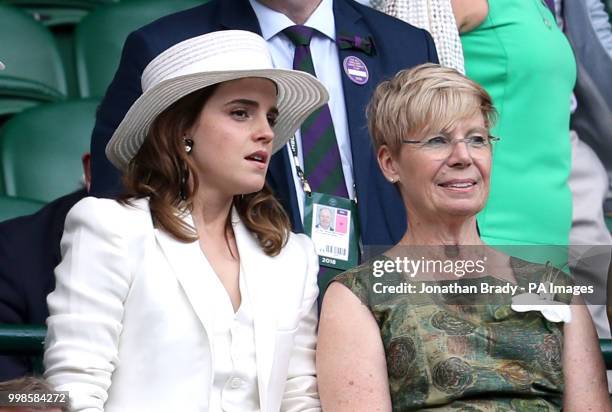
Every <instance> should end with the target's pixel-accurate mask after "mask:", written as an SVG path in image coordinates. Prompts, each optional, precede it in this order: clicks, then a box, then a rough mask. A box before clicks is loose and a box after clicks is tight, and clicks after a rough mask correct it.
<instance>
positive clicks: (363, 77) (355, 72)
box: [342, 56, 370, 85]
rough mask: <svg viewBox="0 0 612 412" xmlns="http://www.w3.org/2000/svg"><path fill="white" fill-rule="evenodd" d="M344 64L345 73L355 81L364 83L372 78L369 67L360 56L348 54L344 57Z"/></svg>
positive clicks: (359, 83) (360, 83)
mask: <svg viewBox="0 0 612 412" xmlns="http://www.w3.org/2000/svg"><path fill="white" fill-rule="evenodd" d="M342 66H343V67H344V73H346V75H347V76H348V78H349V79H351V81H352V82H353V83H356V84H358V85H363V84H366V83H367V82H368V79H369V78H370V74H369V73H368V67H367V66H366V65H365V63H364V62H363V61H362V60H361V59H360V58H359V57H356V56H348V57H347V58H345V59H344V62H343V63H342Z"/></svg>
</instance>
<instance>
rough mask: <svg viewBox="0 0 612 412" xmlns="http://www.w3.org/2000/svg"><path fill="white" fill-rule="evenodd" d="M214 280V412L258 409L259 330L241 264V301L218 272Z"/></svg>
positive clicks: (241, 411) (207, 274)
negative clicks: (235, 302) (234, 297)
mask: <svg viewBox="0 0 612 412" xmlns="http://www.w3.org/2000/svg"><path fill="white" fill-rule="evenodd" d="M206 276H211V277H213V278H214V280H212V281H211V282H210V284H212V285H215V288H216V289H217V290H216V291H215V293H214V296H215V298H216V300H215V301H214V302H211V305H210V308H209V309H210V310H211V311H212V312H213V313H214V337H213V339H212V341H213V365H214V378H213V387H212V392H211V397H210V402H209V405H210V408H209V410H210V411H211V412H213V411H214V412H216V411H223V412H255V411H259V410H260V406H259V391H258V386H257V364H256V362H255V334H254V333H255V331H254V328H253V310H252V306H251V302H250V301H249V297H248V294H247V292H246V290H245V289H244V284H245V280H244V275H243V270H242V267H241V268H240V281H239V287H240V295H241V303H240V307H239V308H238V311H236V312H235V313H234V307H233V306H232V302H231V300H230V298H229V295H228V294H227V291H226V290H225V287H224V286H223V284H222V283H221V281H220V280H219V278H218V277H217V275H216V274H214V273H212V272H206Z"/></svg>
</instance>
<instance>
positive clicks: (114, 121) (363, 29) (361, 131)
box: [91, 0, 437, 245]
mask: <svg viewBox="0 0 612 412" xmlns="http://www.w3.org/2000/svg"><path fill="white" fill-rule="evenodd" d="M333 8H334V17H335V23H336V32H337V33H338V34H350V35H359V36H361V37H362V38H368V37H371V38H372V40H373V42H374V46H375V52H374V54H373V55H368V54H365V53H364V52H362V51H360V50H350V49H349V50H339V57H340V59H339V60H340V61H339V62H338V63H339V64H340V65H341V64H342V61H343V60H344V59H345V58H346V57H347V56H351V55H353V56H358V57H359V58H360V59H361V60H362V61H363V62H364V63H365V64H366V66H367V67H368V71H369V73H370V80H369V81H368V83H366V84H365V85H363V86H360V85H357V84H355V83H353V82H352V81H351V80H350V79H348V78H347V76H345V75H343V88H344V94H345V101H346V111H347V115H348V123H349V133H350V139H351V147H352V157H353V168H354V178H355V184H356V187H357V198H358V209H359V218H360V224H361V239H362V242H363V243H364V244H366V245H390V244H393V243H396V242H397V241H398V240H399V239H400V238H401V236H402V235H403V234H404V232H405V230H406V213H405V210H404V206H403V203H402V200H401V198H400V196H399V193H398V192H397V190H396V189H395V188H394V187H393V186H392V185H391V184H389V183H388V182H387V181H386V180H385V179H384V177H383V175H382V173H381V172H380V170H379V168H378V163H377V161H376V158H375V156H374V152H373V149H372V144H371V141H370V138H369V135H368V131H367V126H366V119H365V107H366V105H367V103H368V101H369V99H370V97H371V95H372V92H373V90H374V88H375V87H376V85H377V84H378V83H379V82H380V81H381V80H382V79H385V78H387V77H390V76H392V75H393V74H395V73H396V72H398V71H399V70H401V69H404V68H407V67H412V66H415V65H418V64H421V63H425V62H437V54H436V50H435V46H434V43H433V40H432V38H431V36H430V35H429V33H427V32H426V31H424V30H421V29H417V28H415V27H413V26H410V25H408V24H407V23H404V22H402V21H400V20H397V19H395V18H393V17H389V16H387V15H385V14H382V13H380V12H378V11H375V10H373V9H371V8H369V7H366V6H362V5H360V4H358V3H357V2H355V1H353V0H335V1H334V6H333ZM224 29H242V30H249V31H252V32H255V33H261V31H260V28H259V23H258V21H257V18H256V16H255V13H254V12H253V9H252V8H251V6H250V4H249V2H248V1H247V0H212V1H210V2H209V3H207V4H204V5H202V6H199V7H196V8H193V9H190V10H186V11H183V12H179V13H176V14H173V15H170V16H166V17H163V18H161V19H160V20H157V21H155V22H153V23H151V24H149V25H147V26H145V27H143V28H141V29H139V30H137V31H135V32H133V33H131V34H130V36H129V37H128V39H127V40H126V43H125V46H124V49H123V55H122V57H121V63H120V65H119V69H118V70H117V73H116V75H115V78H114V80H113V82H112V84H111V85H110V87H109V89H108V91H107V94H106V96H105V98H104V101H103V102H102V105H101V107H100V109H99V112H98V118H97V121H96V127H95V129H94V133H93V136H92V145H91V154H92V175H93V177H92V178H93V182H92V191H93V195H94V196H114V195H116V194H117V193H118V192H119V191H120V187H119V172H118V171H117V170H115V169H114V168H113V166H112V165H111V164H110V162H109V161H108V160H107V159H106V157H105V155H104V148H105V146H106V144H107V142H108V141H109V140H110V137H111V136H112V134H113V132H114V130H115V128H116V127H117V126H118V124H119V123H120V122H121V120H122V118H123V116H124V114H125V113H126V112H127V111H128V109H129V107H130V106H131V104H132V103H133V102H134V101H135V100H136V99H137V98H138V96H140V95H141V94H142V90H141V86H140V76H141V74H142V72H143V70H144V68H145V67H146V65H147V64H148V63H149V62H150V61H151V60H152V59H153V58H154V57H155V56H157V55H158V54H159V53H161V52H162V51H164V50H166V49H168V48H169V47H171V46H172V45H174V44H176V43H178V42H181V41H183V40H185V39H188V38H191V37H195V36H199V35H202V34H205V33H208V32H211V31H216V30H224ZM289 165H290V163H289V156H288V155H287V152H286V151H285V150H282V151H280V152H279V153H277V154H276V155H275V156H274V157H273V158H272V161H271V163H270V168H269V173H268V183H269V184H270V185H271V187H272V189H273V190H274V192H275V194H276V196H277V197H278V199H279V200H280V201H281V203H282V204H283V206H284V207H285V210H287V212H288V213H289V216H290V218H291V221H292V224H293V228H294V230H295V231H297V232H302V231H303V227H302V223H301V220H300V214H299V209H298V204H297V197H296V194H295V187H294V184H293V178H292V174H291V170H290V167H289Z"/></svg>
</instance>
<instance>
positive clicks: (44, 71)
mask: <svg viewBox="0 0 612 412" xmlns="http://www.w3.org/2000/svg"><path fill="white" fill-rule="evenodd" d="M0 57H1V60H2V62H4V64H5V65H6V68H5V70H2V71H0V115H4V114H11V113H16V112H19V111H20V110H23V109H24V108H27V107H30V106H33V105H35V104H38V103H40V102H49V101H58V100H62V99H64V98H65V96H66V79H65V77H64V69H63V65H62V61H61V59H60V56H59V53H58V51H57V47H56V43H55V40H54V39H53V36H52V35H51V32H50V31H49V30H48V29H47V28H46V27H44V26H43V25H41V24H40V23H38V22H37V21H35V20H34V19H33V18H32V17H31V16H30V15H28V14H26V13H25V12H24V11H22V10H19V9H17V8H15V7H12V6H7V5H2V4H0Z"/></svg>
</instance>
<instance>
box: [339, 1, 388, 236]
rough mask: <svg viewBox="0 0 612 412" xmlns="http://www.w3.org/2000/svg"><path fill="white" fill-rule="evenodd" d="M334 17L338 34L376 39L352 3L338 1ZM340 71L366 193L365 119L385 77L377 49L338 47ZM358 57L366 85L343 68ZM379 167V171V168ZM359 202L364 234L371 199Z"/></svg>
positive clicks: (368, 149) (368, 148)
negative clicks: (352, 57) (347, 62)
mask: <svg viewBox="0 0 612 412" xmlns="http://www.w3.org/2000/svg"><path fill="white" fill-rule="evenodd" d="M334 18H335V24H336V37H339V36H340V35H350V36H355V35H357V36H361V37H362V38H365V39H367V38H368V37H370V38H373V36H372V34H371V32H370V30H369V28H368V27H367V26H366V25H365V23H364V22H363V20H362V17H361V14H359V13H358V12H357V11H356V10H355V9H354V8H353V7H352V6H351V5H349V4H348V2H346V1H343V0H336V1H334ZM374 47H376V44H374ZM338 56H339V64H340V72H341V73H342V87H343V89H344V101H345V104H346V115H347V119H348V126H349V135H350V140H351V155H352V157H353V174H354V178H355V185H356V186H357V193H358V194H359V193H365V192H366V190H365V188H367V187H368V183H369V179H370V174H371V172H370V170H372V167H374V166H375V167H376V169H377V168H378V165H373V164H372V162H373V160H374V156H373V155H372V153H373V150H374V149H373V148H372V142H371V141H370V136H369V134H368V127H367V123H366V120H365V109H366V106H367V104H368V102H369V100H370V97H371V96H372V93H373V91H374V89H375V88H376V86H377V84H378V81H379V80H380V76H381V68H380V61H379V60H380V58H381V56H378V55H377V52H376V48H375V49H374V53H373V54H372V55H368V54H366V53H365V52H363V51H361V50H356V49H345V50H340V49H339V50H338ZM349 56H355V57H357V58H359V59H360V60H361V61H363V63H365V65H366V67H367V69H368V74H369V80H368V82H367V83H366V84H364V85H358V84H356V83H354V82H353V81H352V80H350V79H349V77H348V76H347V75H346V72H345V70H344V67H343V62H344V59H346V58H347V57H349ZM376 169H375V170H376ZM358 201H359V217H360V224H361V227H362V230H361V233H365V232H367V228H366V226H367V219H366V216H367V215H368V198H367V196H365V197H361V198H359V199H358Z"/></svg>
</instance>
